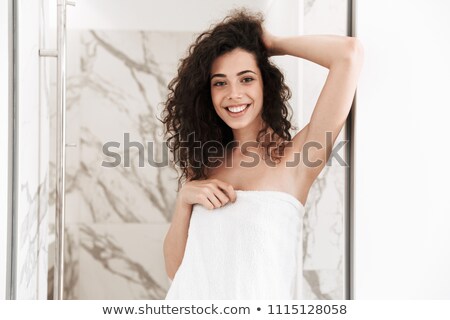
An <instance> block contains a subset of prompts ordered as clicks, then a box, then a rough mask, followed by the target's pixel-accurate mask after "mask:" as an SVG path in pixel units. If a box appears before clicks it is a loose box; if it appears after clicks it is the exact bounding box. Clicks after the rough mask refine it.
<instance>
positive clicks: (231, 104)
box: [210, 48, 263, 129]
mask: <svg viewBox="0 0 450 320" xmlns="http://www.w3.org/2000/svg"><path fill="white" fill-rule="evenodd" d="M210 79H211V80H210V82H211V83H210V85H211V98H212V102H213V105H214V109H215V110H216V112H217V114H218V115H219V117H220V118H221V119H222V120H223V121H224V122H225V123H226V124H227V125H228V126H230V127H231V128H232V129H242V128H245V127H248V126H249V125H252V124H253V125H255V126H259V125H260V121H261V113H262V106H263V81H262V77H261V72H260V70H259V68H258V65H257V64H256V59H255V57H254V56H253V54H251V53H249V52H247V51H245V50H243V49H240V48H236V49H234V50H233V51H230V52H228V53H226V54H224V55H222V56H220V57H218V58H216V60H214V62H213V64H212V66H211V78H210Z"/></svg>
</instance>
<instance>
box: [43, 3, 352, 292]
mask: <svg viewBox="0 0 450 320" xmlns="http://www.w3.org/2000/svg"><path fill="white" fill-rule="evenodd" d="M346 10H347V1H343V0H339V1H331V0H321V1H319V0H316V1H305V7H304V14H305V21H304V28H305V33H326V32H329V33H335V34H345V31H346V30H345V27H346V23H347V22H346V19H347V16H346ZM324 26H325V27H324ZM324 30H325V31H324ZM192 37H193V34H192V33H188V32H163V31H158V32H156V31H141V32H139V31H121V30H117V31H100V30H81V31H72V32H69V35H68V39H69V41H68V47H69V56H68V82H67V85H68V92H67V98H68V102H67V105H68V112H67V143H69V144H73V145H74V147H72V148H69V149H68V150H67V183H66V187H67V190H66V215H67V216H66V237H67V238H66V248H65V250H66V260H65V292H64V298H65V299H162V298H164V297H165V294H166V291H167V289H168V286H169V281H168V278H167V276H166V274H165V270H164V260H163V252H162V244H163V240H164V236H165V234H166V232H167V230H168V227H169V224H170V221H171V215H172V213H173V212H172V211H173V205H174V201H175V196H176V186H177V183H176V182H177V181H176V178H177V175H176V172H175V171H174V170H173V169H171V168H170V167H162V168H155V167H152V166H150V165H149V164H148V162H147V156H146V157H145V159H144V165H143V166H140V165H139V152H138V148H136V147H133V148H131V152H130V154H129V157H130V166H125V165H124V161H121V163H120V165H119V166H117V167H114V168H111V167H104V166H102V162H103V161H105V160H107V161H110V160H111V159H110V158H108V157H106V156H105V155H104V153H103V151H102V147H103V145H104V144H105V143H107V142H116V143H118V144H120V145H118V147H117V148H112V150H114V151H116V152H117V153H118V154H119V155H120V157H121V159H122V160H123V159H124V158H125V157H126V156H127V154H125V153H124V150H125V148H124V146H125V143H126V141H125V140H128V139H129V141H132V142H140V143H142V144H143V145H144V146H145V145H146V143H147V142H149V141H153V142H154V149H155V154H156V155H159V156H160V155H161V153H162V150H161V149H157V148H158V146H161V142H162V141H163V137H162V126H161V123H160V122H159V121H158V120H157V119H156V117H157V116H159V115H160V112H161V110H162V109H161V104H160V103H161V101H163V100H164V97H165V94H166V86H167V83H168V82H169V81H170V79H171V78H172V77H173V75H174V74H175V71H176V66H177V63H178V59H179V58H180V57H181V56H183V55H184V52H185V50H186V49H187V46H188V44H189V43H190V42H191V41H192V39H193V38H192ZM325 78H326V70H325V69H323V68H321V67H319V66H314V65H311V64H308V63H306V62H305V64H304V76H303V79H304V82H303V84H302V91H303V92H302V95H301V96H302V97H303V105H304V110H302V112H303V117H301V118H302V119H303V118H304V119H309V118H310V115H311V112H312V109H313V107H314V103H315V101H316V100H317V97H318V95H319V93H320V89H321V87H322V85H323V82H324V81H325ZM298 125H299V126H300V128H302V127H303V126H304V125H305V124H298ZM54 126H55V123H54V117H52V121H51V128H52V129H51V130H54ZM126 134H129V137H128V136H126ZM338 141H339V139H338ZM50 145H51V149H52V150H53V149H54V148H53V146H54V141H51V144H50ZM147 151H148V148H147V146H146V147H145V152H144V153H147ZM340 154H342V152H340ZM159 160H161V158H159ZM50 168H51V172H52V173H53V174H52V175H51V184H50V185H54V183H53V182H54V169H55V168H54V163H53V164H51V166H50ZM344 186H345V168H343V167H342V166H340V165H339V164H337V163H333V165H332V166H329V167H326V168H325V170H324V171H323V172H322V174H321V175H320V176H319V178H318V179H317V181H316V182H315V183H314V185H313V186H312V189H311V192H310V195H309V198H308V201H307V203H306V215H305V221H304V241H303V242H304V250H303V252H304V281H303V282H304V290H303V292H304V298H305V299H342V298H344V296H343V294H344V292H343V283H344V276H343V273H344V263H345V260H344V241H345V238H344V233H343V232H344V225H343V221H344V197H345V191H344ZM51 195H52V197H54V190H51ZM50 210H52V211H53V210H54V201H51V203H50ZM53 229H54V222H53V221H50V230H53ZM49 273H50V275H51V273H52V269H51V268H50V269H49ZM49 279H51V277H49ZM50 290H51V286H50ZM49 294H51V291H49Z"/></svg>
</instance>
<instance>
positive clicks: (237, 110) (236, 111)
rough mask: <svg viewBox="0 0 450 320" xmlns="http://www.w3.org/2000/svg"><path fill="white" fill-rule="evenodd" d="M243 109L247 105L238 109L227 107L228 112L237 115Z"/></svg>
mask: <svg viewBox="0 0 450 320" xmlns="http://www.w3.org/2000/svg"><path fill="white" fill-rule="evenodd" d="M245 108H247V105H243V106H240V107H228V108H227V109H228V111H230V112H233V113H238V112H241V111H242V110H244V109H245Z"/></svg>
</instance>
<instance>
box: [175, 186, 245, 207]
mask: <svg viewBox="0 0 450 320" xmlns="http://www.w3.org/2000/svg"><path fill="white" fill-rule="evenodd" d="M180 199H181V201H182V202H183V203H185V204H190V205H193V204H196V203H198V204H201V205H203V206H204V207H205V208H207V209H209V210H212V209H215V208H220V207H222V206H224V205H225V204H227V203H228V202H230V201H231V202H235V201H236V192H235V191H234V188H233V186H232V185H231V184H229V183H226V182H223V181H221V180H218V179H206V180H191V181H188V182H186V183H185V184H184V185H183V186H182V187H181V189H180Z"/></svg>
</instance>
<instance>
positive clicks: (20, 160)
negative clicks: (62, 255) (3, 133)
mask: <svg viewBox="0 0 450 320" xmlns="http://www.w3.org/2000/svg"><path fill="white" fill-rule="evenodd" d="M16 10H17V15H16V17H17V19H18V20H17V21H18V22H17V23H18V25H19V27H18V28H17V35H16V37H17V48H18V51H17V55H16V58H17V60H15V64H16V65H17V74H16V76H17V77H16V79H15V81H16V82H15V84H16V87H15V96H14V102H15V129H14V130H15V135H16V137H15V146H14V148H15V150H14V152H15V154H14V170H15V174H16V176H15V177H14V190H13V191H14V203H13V213H12V214H13V215H14V224H13V231H12V232H13V245H14V249H13V255H12V266H13V270H12V277H13V278H12V282H13V287H12V292H11V294H12V296H11V297H12V298H15V299H45V298H46V296H47V276H46V275H47V272H46V270H47V234H48V230H47V228H48V221H47V216H48V215H47V214H48V210H47V209H48V162H49V159H48V118H49V115H48V109H47V105H48V104H47V103H46V97H45V92H46V91H47V92H48V86H47V87H46V85H47V84H48V81H47V80H46V78H45V74H43V73H42V71H43V67H44V65H43V64H40V59H39V49H40V46H41V44H42V41H43V33H44V31H45V30H44V29H45V26H44V24H43V19H44V16H43V15H44V12H45V1H25V0H22V1H17V2H16ZM24 22H26V23H24ZM5 69H6V68H5ZM41 92H42V94H41ZM6 105H7V104H6ZM2 167H3V166H2ZM6 167H7V166H6ZM2 193H3V192H2ZM6 194H7V193H6ZM2 205H3V202H2ZM2 231H3V230H2ZM10 262H11V260H9V259H8V263H10Z"/></svg>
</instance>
